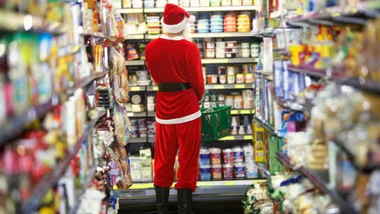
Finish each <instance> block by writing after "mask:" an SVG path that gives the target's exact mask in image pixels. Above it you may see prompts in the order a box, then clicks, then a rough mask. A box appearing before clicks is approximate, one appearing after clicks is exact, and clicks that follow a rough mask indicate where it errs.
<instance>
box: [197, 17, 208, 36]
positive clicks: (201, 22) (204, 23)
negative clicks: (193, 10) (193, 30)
mask: <svg viewBox="0 0 380 214" xmlns="http://www.w3.org/2000/svg"><path fill="white" fill-rule="evenodd" d="M197 30H198V33H208V32H210V22H209V19H208V17H207V14H205V13H200V14H199V19H198V21H197Z"/></svg>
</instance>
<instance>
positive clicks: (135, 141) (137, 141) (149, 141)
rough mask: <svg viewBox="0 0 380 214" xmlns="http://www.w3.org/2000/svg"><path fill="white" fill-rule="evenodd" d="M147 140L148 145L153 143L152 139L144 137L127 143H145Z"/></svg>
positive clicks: (132, 139)
mask: <svg viewBox="0 0 380 214" xmlns="http://www.w3.org/2000/svg"><path fill="white" fill-rule="evenodd" d="M147 140H148V143H154V137H149V138H148V139H147V138H146V137H137V138H131V139H129V143H146V142H147Z"/></svg>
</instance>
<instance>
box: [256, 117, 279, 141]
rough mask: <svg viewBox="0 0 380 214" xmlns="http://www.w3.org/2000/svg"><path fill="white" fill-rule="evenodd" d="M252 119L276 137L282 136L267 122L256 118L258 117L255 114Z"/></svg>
mask: <svg viewBox="0 0 380 214" xmlns="http://www.w3.org/2000/svg"><path fill="white" fill-rule="evenodd" d="M254 120H255V121H257V122H258V123H260V125H261V126H262V127H264V129H266V130H267V131H268V132H269V133H270V134H272V135H273V136H276V137H278V138H282V136H281V135H280V134H279V133H278V132H277V131H276V130H275V129H274V128H273V127H272V126H271V125H270V124H268V123H267V122H265V121H264V120H262V119H261V118H258V117H256V116H255V117H254Z"/></svg>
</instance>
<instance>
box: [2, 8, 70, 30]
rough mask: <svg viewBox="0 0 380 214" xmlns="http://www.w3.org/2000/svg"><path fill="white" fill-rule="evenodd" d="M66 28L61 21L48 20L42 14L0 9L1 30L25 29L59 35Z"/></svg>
mask: <svg viewBox="0 0 380 214" xmlns="http://www.w3.org/2000/svg"><path fill="white" fill-rule="evenodd" d="M10 20H12V21H10ZM66 30H67V29H66V26H65V25H64V24H63V23H60V22H48V21H47V20H45V19H44V17H42V16H34V15H29V14H23V13H17V12H11V11H6V10H4V9H0V31H3V32H4V31H7V32H15V31H26V32H35V33H40V32H44V33H52V34H53V35H60V34H63V33H65V32H66Z"/></svg>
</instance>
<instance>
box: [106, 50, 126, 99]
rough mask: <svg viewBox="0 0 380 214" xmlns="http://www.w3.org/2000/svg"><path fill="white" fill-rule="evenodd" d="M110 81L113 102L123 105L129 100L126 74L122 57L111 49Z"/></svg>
mask: <svg viewBox="0 0 380 214" xmlns="http://www.w3.org/2000/svg"><path fill="white" fill-rule="evenodd" d="M110 57H111V61H112V69H111V71H112V77H113V78H112V79H113V90H114V96H115V98H116V99H115V100H116V101H117V102H118V103H119V104H124V103H126V102H127V101H128V100H129V96H128V93H129V88H128V74H127V69H126V68H125V60H124V57H123V56H122V55H121V54H120V53H119V52H118V51H117V50H116V49H114V48H112V49H111V56H110Z"/></svg>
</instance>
